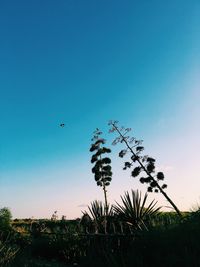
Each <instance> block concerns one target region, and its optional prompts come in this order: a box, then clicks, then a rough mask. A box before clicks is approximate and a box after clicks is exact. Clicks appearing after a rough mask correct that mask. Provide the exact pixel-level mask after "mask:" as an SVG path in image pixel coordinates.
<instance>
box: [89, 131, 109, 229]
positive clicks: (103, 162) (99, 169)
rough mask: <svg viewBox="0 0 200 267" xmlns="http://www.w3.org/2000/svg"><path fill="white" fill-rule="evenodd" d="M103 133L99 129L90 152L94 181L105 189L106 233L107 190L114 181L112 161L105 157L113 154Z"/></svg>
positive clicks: (106, 212) (95, 133) (106, 214)
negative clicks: (106, 144) (107, 154)
mask: <svg viewBox="0 0 200 267" xmlns="http://www.w3.org/2000/svg"><path fill="white" fill-rule="evenodd" d="M101 134H102V132H101V131H100V130H99V129H98V128H97V129H96V131H95V132H94V136H93V138H92V142H93V143H92V145H91V148H90V152H94V154H93V155H92V158H91V163H94V167H93V168H92V173H93V174H94V179H95V181H96V183H97V186H100V187H102V188H103V192H104V200H105V232H106V224H107V222H106V218H107V216H108V199H107V189H106V187H107V186H109V185H110V182H111V180H112V171H111V169H112V168H111V165H110V164H111V159H110V158H109V157H104V156H103V155H104V154H106V153H111V150H110V149H109V148H107V147H105V146H104V144H105V143H106V140H105V139H103V138H101Z"/></svg>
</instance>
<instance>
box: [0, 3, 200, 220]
mask: <svg viewBox="0 0 200 267" xmlns="http://www.w3.org/2000/svg"><path fill="white" fill-rule="evenodd" d="M199 25H200V3H199V1H195V0H192V1H187V0H173V1H171V0H170V1H167V2H163V1H159V0H153V1H148V0H142V1H133V0H132V1H119V0H115V1H114V0H111V1H105V0H101V1H94V0H84V1H82V0H73V1H72V0H60V1H53V0H49V1H39V0H34V1H25V0H24V1H22V0H19V1H14V0H12V1H11V0H10V1H9V0H8V1H2V2H1V3H0V95H1V97H0V118H1V126H0V135H1V143H0V195H1V197H0V204H1V206H9V207H10V208H11V210H12V212H13V216H14V217H31V216H35V217H49V216H50V215H51V213H53V211H54V210H58V211H59V213H60V214H66V215H67V217H77V216H80V215H81V212H80V210H81V207H79V206H80V205H83V206H84V205H85V204H88V203H89V202H90V201H92V200H94V199H96V198H99V199H102V197H103V194H102V192H101V189H100V188H97V187H96V185H95V182H94V180H93V177H92V174H91V171H90V169H91V165H90V162H89V161H90V154H89V151H88V149H89V146H90V138H91V135H92V132H93V130H94V129H95V128H96V127H99V128H101V129H102V130H104V132H105V133H106V137H107V138H108V139H109V140H111V139H112V137H111V136H109V135H107V131H108V128H107V121H108V120H109V119H117V120H119V121H120V122H121V123H122V124H124V125H125V126H127V127H132V128H133V129H134V130H135V135H136V136H137V137H139V138H142V139H144V140H145V143H144V145H145V147H146V149H147V153H149V154H151V155H152V156H154V157H156V158H157V159H158V164H159V165H160V167H163V169H164V172H165V171H166V172H167V174H168V177H167V178H166V182H167V183H168V185H169V189H167V190H168V192H169V194H170V195H171V197H172V199H174V200H175V201H176V202H177V205H179V207H180V208H181V209H188V208H189V207H191V204H192V203H194V202H195V201H198V200H199V199H198V198H199V195H200V194H199V192H198V191H197V190H196V188H197V187H198V188H199V186H197V183H198V185H199V181H198V176H199V171H200V170H199V167H198V162H199V155H198V152H199V148H200V144H199V137H198V133H199V131H200V126H199V115H200V108H199V101H200V88H199V82H200V78H199V76H200V75H199V74H200V30H199ZM61 122H64V123H66V126H65V127H64V128H60V127H59V124H60V123H61ZM113 158H114V159H113V160H114V163H113V165H114V166H113V169H114V170H115V171H114V177H113V181H112V184H111V186H110V191H111V192H110V201H114V199H117V198H118V197H119V195H120V194H122V193H123V192H124V190H127V189H130V188H139V189H142V190H143V191H145V188H144V187H143V186H142V185H140V184H139V183H137V182H135V181H133V180H131V179H130V177H129V174H128V173H126V174H125V173H122V172H121V166H120V164H121V163H119V161H118V160H116V159H115V156H114V154H113ZM120 177H123V183H122V182H121V181H122V178H120ZM188 188H190V190H189V191H190V192H188ZM195 190H196V191H195ZM152 197H156V198H161V197H160V196H152ZM160 201H161V203H162V201H163V199H162V198H161V200H160Z"/></svg>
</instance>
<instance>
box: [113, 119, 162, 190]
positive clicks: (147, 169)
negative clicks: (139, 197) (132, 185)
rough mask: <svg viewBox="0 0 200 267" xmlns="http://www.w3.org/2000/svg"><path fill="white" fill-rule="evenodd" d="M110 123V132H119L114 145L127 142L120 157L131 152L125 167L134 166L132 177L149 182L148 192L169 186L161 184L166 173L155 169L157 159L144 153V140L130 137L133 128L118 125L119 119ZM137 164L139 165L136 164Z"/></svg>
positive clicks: (143, 182) (142, 181)
mask: <svg viewBox="0 0 200 267" xmlns="http://www.w3.org/2000/svg"><path fill="white" fill-rule="evenodd" d="M109 125H110V126H111V129H110V130H109V132H117V133H118V136H117V137H116V138H115V140H114V141H113V143H112V144H113V145H116V144H118V143H125V145H126V149H123V150H121V151H120V152H119V157H120V158H124V156H125V155H127V154H128V153H130V154H131V156H130V160H129V161H126V162H124V167H123V169H124V170H126V169H129V168H133V169H132V171H131V176H132V177H134V178H135V177H138V176H139V177H140V182H141V183H142V184H145V183H146V184H147V191H148V192H156V193H158V192H159V191H160V188H161V189H165V188H166V187H167V185H166V184H162V185H161V186H160V185H159V182H161V181H163V180H164V174H163V173H162V172H157V173H156V171H155V161H156V160H155V159H154V158H152V157H149V156H148V155H142V152H143V151H144V147H143V146H142V142H143V141H142V140H137V139H136V138H135V137H130V136H129V132H130V131H131V128H124V127H118V122H117V121H110V122H109ZM135 164H137V166H135ZM134 166H135V167H134Z"/></svg>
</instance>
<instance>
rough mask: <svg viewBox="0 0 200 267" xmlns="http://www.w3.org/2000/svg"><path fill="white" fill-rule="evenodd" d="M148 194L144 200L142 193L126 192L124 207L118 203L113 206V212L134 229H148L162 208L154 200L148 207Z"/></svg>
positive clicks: (123, 200) (123, 201) (123, 197)
mask: <svg viewBox="0 0 200 267" xmlns="http://www.w3.org/2000/svg"><path fill="white" fill-rule="evenodd" d="M147 196H148V195H147V193H146V194H145V195H144V198H142V194H141V192H139V191H138V190H137V191H134V190H132V191H131V194H129V192H128V191H127V192H125V195H124V196H121V200H122V203H123V204H122V205H120V204H119V203H117V202H116V205H114V206H113V210H114V212H115V213H116V215H117V216H118V217H119V218H120V219H121V220H122V221H123V222H125V223H127V224H128V225H130V226H132V227H133V228H134V229H136V230H138V229H140V230H142V229H147V225H148V222H149V220H150V219H151V217H152V216H153V215H155V214H157V213H158V211H159V210H160V208H161V207H156V204H157V202H156V201H155V200H152V201H151V202H150V204H148V205H147V206H146V204H147V203H146V202H147Z"/></svg>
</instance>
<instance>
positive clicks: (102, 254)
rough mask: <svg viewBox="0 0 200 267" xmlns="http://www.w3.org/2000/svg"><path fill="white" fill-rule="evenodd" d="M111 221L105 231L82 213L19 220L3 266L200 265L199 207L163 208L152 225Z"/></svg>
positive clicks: (8, 237) (0, 251) (5, 235)
mask: <svg viewBox="0 0 200 267" xmlns="http://www.w3.org/2000/svg"><path fill="white" fill-rule="evenodd" d="M99 219H100V218H99ZM92 223H93V222H92ZM112 223H113V222H112ZM107 224H108V225H107V227H108V228H107V229H108V233H104V227H103V228H99V231H98V232H97V231H96V228H95V227H94V228H92V226H91V225H90V228H87V227H88V226H86V225H85V223H84V222H83V221H82V220H78V219H77V220H71V221H64V220H63V221H51V220H31V219H25V220H14V221H12V222H11V225H10V229H9V231H4V232H2V235H1V239H2V243H1V248H0V255H1V266H11V267H14V266H16V267H17V266H21V267H22V266H53V267H56V266H61V267H62V266H68V267H70V266H83V267H86V266H88V267H90V266H94V265H95V266H105V267H106V266H116V267H118V266H122V267H129V266H141V267H142V266H170V267H172V266H200V258H199V253H200V247H199V240H200V232H199V226H200V216H199V212H198V211H196V212H190V213H182V219H180V218H179V217H178V216H177V214H176V213H173V212H170V213H164V212H160V213H158V214H156V216H154V217H152V218H151V219H149V221H148V228H146V229H144V228H143V229H135V230H134V229H133V227H129V226H128V227H127V225H125V224H121V227H118V225H117V222H116V221H115V227H111V219H110V220H108V222H107ZM146 225H147V222H146ZM114 230H115V232H114ZM95 231H96V232H95Z"/></svg>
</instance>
